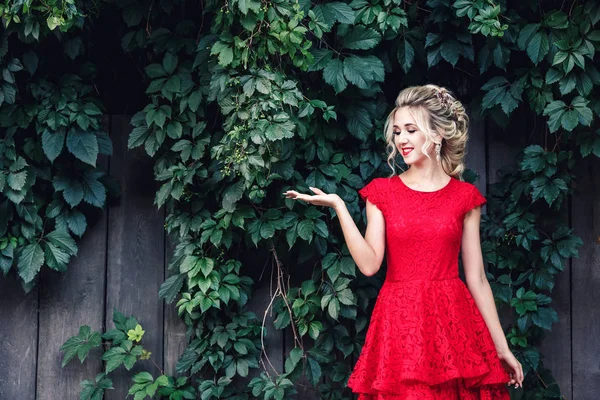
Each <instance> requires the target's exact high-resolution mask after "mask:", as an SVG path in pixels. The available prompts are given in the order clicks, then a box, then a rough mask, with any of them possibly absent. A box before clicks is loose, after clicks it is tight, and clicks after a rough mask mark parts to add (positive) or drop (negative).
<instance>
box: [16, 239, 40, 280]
mask: <svg viewBox="0 0 600 400" xmlns="http://www.w3.org/2000/svg"><path fill="white" fill-rule="evenodd" d="M43 263H44V251H43V250H42V247H41V246H40V245H39V243H34V244H29V245H27V246H23V247H22V248H21V249H20V250H19V261H18V264H17V265H18V270H19V276H20V277H21V278H22V279H23V280H24V281H25V283H29V282H31V281H33V279H34V278H35V277H36V275H37V274H38V272H40V269H41V268H42V264H43Z"/></svg>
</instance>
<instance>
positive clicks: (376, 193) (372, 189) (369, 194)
mask: <svg viewBox="0 0 600 400" xmlns="http://www.w3.org/2000/svg"><path fill="white" fill-rule="evenodd" d="M358 194H359V195H360V197H361V198H362V199H363V200H364V201H365V202H366V201H367V200H369V201H370V202H371V203H372V204H374V205H376V206H377V208H379V209H380V210H381V206H382V203H383V202H382V196H381V193H380V190H379V181H378V179H373V180H372V181H371V182H369V183H368V184H367V185H366V186H365V187H364V188H362V189H360V190H359V191H358Z"/></svg>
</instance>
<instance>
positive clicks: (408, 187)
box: [397, 175, 454, 194]
mask: <svg viewBox="0 0 600 400" xmlns="http://www.w3.org/2000/svg"><path fill="white" fill-rule="evenodd" d="M397 177H398V180H399V181H400V184H402V186H404V187H405V188H407V189H408V190H410V191H411V192H416V193H425V194H428V193H439V192H441V191H442V190H444V189H446V188H448V186H450V185H451V184H452V181H453V180H454V178H453V177H450V180H449V181H448V183H446V184H445V185H444V186H443V187H441V188H439V189H437V190H432V191H430V192H426V191H423V190H416V189H413V188H411V187H410V186H408V185H407V184H406V183H404V181H403V180H402V178H401V177H400V175H397Z"/></svg>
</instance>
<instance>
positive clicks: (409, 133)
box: [394, 107, 435, 165]
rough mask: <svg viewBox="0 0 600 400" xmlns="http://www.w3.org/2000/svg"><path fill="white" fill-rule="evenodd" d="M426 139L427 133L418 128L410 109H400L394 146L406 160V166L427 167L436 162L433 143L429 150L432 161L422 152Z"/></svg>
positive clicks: (395, 125) (395, 118) (396, 116)
mask: <svg viewBox="0 0 600 400" xmlns="http://www.w3.org/2000/svg"><path fill="white" fill-rule="evenodd" d="M426 139H427V138H426V136H425V133H424V132H423V131H421V130H420V129H419V128H418V127H417V124H416V122H415V120H414V118H413V117H412V115H411V114H410V112H409V111H408V108H406V107H403V108H400V109H398V110H397V111H396V113H395V114H394V145H395V146H396V148H397V149H398V152H399V153H400V154H401V155H402V157H403V158H404V162H405V163H406V165H413V164H423V165H426V164H427V163H429V162H431V160H435V155H434V154H433V153H434V146H435V143H433V142H431V143H430V144H429V146H428V148H427V153H428V154H429V156H430V157H431V159H430V158H427V156H426V155H425V154H424V153H423V151H422V148H423V145H424V144H425V141H426Z"/></svg>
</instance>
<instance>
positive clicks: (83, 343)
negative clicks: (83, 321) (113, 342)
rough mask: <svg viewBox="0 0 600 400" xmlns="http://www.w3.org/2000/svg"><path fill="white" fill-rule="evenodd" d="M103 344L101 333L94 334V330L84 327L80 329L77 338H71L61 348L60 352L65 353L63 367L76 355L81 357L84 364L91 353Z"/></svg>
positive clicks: (80, 359)
mask: <svg viewBox="0 0 600 400" xmlns="http://www.w3.org/2000/svg"><path fill="white" fill-rule="evenodd" d="M101 344H102V337H101V336H100V332H92V328H90V327H89V326H87V325H83V326H82V327H80V328H79V334H78V335H77V336H72V337H70V338H69V339H68V340H67V341H66V342H65V343H64V344H63V345H62V346H61V348H60V351H62V352H64V353H65V355H64V358H63V361H62V365H61V366H62V367H64V366H65V365H67V363H68V362H69V361H71V359H73V357H75V356H76V355H77V357H79V361H81V362H82V363H83V360H85V358H86V357H87V355H88V353H89V351H90V350H91V349H92V348H94V347H99V346H100V345H101Z"/></svg>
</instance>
